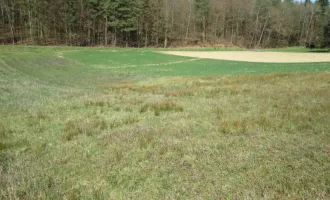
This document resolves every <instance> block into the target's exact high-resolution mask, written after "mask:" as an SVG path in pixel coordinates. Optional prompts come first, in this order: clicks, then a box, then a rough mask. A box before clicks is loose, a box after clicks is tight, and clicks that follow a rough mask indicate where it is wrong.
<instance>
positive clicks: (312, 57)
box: [162, 51, 330, 63]
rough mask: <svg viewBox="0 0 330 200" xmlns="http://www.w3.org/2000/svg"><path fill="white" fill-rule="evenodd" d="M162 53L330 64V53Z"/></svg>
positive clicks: (244, 59) (237, 59)
mask: <svg viewBox="0 0 330 200" xmlns="http://www.w3.org/2000/svg"><path fill="white" fill-rule="evenodd" d="M162 53H165V54H170V55H177V56H186V57H194V58H209V59H218V60H234V61H245V62H261V63H307V62H330V53H286V52H285V53H284V52H252V51H223V52H205V51H204V52H201V51H163V52H162Z"/></svg>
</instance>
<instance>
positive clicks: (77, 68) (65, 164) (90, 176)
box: [0, 46, 330, 199]
mask: <svg viewBox="0 0 330 200" xmlns="http://www.w3.org/2000/svg"><path fill="white" fill-rule="evenodd" d="M329 70H330V64H329V63H315V64H314V63H309V64H263V63H261V64H260V63H259V64H258V63H244V62H231V61H219V60H208V59H201V60H192V59H191V58H184V57H175V56H169V55H165V54H159V53H157V52H155V51H154V50H152V49H144V50H138V49H106V48H69V47H51V48H46V47H9V46H8V47H4V46H0V199H327V198H329V195H330V190H329V188H330V176H329V172H330V165H329V163H330V156H329V155H330V145H329V144H330V137H329V130H330V121H329V119H330V101H329V99H330V93H329V91H330V74H329Z"/></svg>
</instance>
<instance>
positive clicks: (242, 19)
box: [0, 0, 330, 48]
mask: <svg viewBox="0 0 330 200" xmlns="http://www.w3.org/2000/svg"><path fill="white" fill-rule="evenodd" d="M0 9H1V15H0V20H1V21H0V34H1V37H0V44H33V45H72V46H126V47H149V46H152V47H175V46H188V45H199V46H210V45H226V46H228V45H235V46H242V47H248V48H258V47H260V48H263V47H280V46H293V45H306V46H309V47H329V46H330V6H329V2H328V0H318V1H316V2H315V3H312V2H310V0H304V2H297V1H293V0H284V1H281V0H0Z"/></svg>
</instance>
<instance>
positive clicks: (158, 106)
mask: <svg viewBox="0 0 330 200" xmlns="http://www.w3.org/2000/svg"><path fill="white" fill-rule="evenodd" d="M148 110H152V111H154V113H155V116H159V115H160V113H161V112H169V111H175V112H182V111H183V106H181V105H180V104H178V103H176V102H174V101H172V100H163V101H158V102H155V103H148V104H144V105H143V106H142V107H141V108H140V113H144V112H146V111H148Z"/></svg>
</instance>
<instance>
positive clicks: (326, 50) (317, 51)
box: [308, 49, 330, 53]
mask: <svg viewBox="0 0 330 200" xmlns="http://www.w3.org/2000/svg"><path fill="white" fill-rule="evenodd" d="M308 52H309V53H329V52H330V49H309V50H308Z"/></svg>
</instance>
